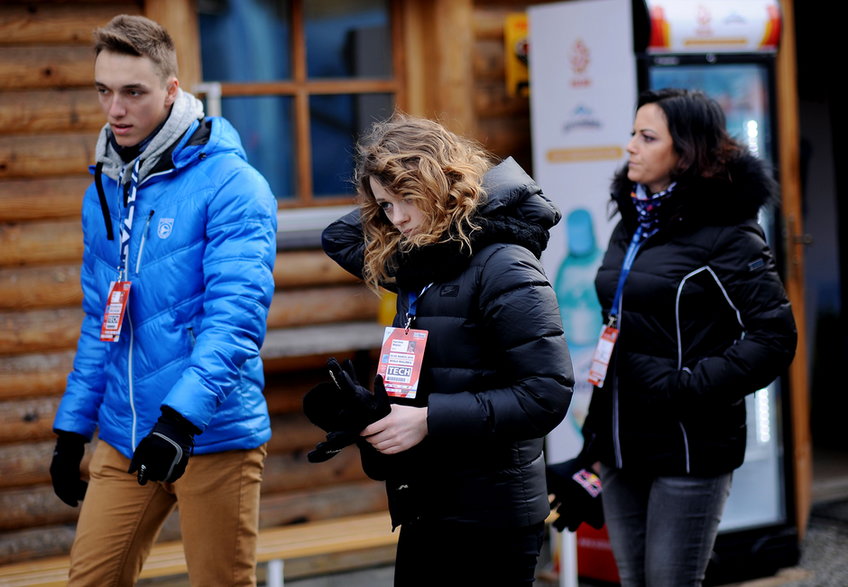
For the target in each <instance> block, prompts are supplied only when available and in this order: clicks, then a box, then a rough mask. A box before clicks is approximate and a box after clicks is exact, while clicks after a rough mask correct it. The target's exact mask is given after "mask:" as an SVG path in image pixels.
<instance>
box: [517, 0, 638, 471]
mask: <svg viewBox="0 0 848 587" xmlns="http://www.w3.org/2000/svg"><path fill="white" fill-rule="evenodd" d="M528 14H529V23H530V24H529V34H530V50H529V64H530V80H531V82H530V83H531V88H532V90H531V92H530V111H531V128H532V136H533V172H534V176H535V179H536V181H537V182H539V185H541V186H542V189H543V190H544V192H545V194H546V195H547V196H548V197H549V198H551V199H552V200H553V201H554V202H555V203H556V204H557V205H558V206H559V208H560V209H561V210H562V213H563V220H562V221H561V222H560V223H559V224H558V225H557V226H556V227H554V229H553V231H552V233H551V240H550V243H549V244H548V248H547V250H546V251H545V253H544V255H543V257H542V261H543V263H544V265H545V271H546V272H547V274H548V277H549V278H550V280H551V282H552V284H553V285H554V288H555V289H556V293H557V300H558V302H559V305H560V312H561V313H562V320H563V325H564V327H565V334H566V338H567V339H568V347H569V351H570V352H571V358H572V361H573V363H574V368H575V377H576V379H577V385H576V386H575V394H574V398H573V400H572V404H571V408H570V410H569V414H568V416H567V417H566V420H565V421H564V422H563V423H562V424H561V425H560V426H559V427H558V428H557V429H556V430H555V431H554V432H552V433H551V435H550V436H549V437H548V443H547V448H546V452H547V456H548V459H549V461H550V462H558V461H562V460H566V459H569V458H571V457H573V456H575V455H576V454H577V452H578V451H579V450H580V447H581V446H582V443H583V440H582V436H581V435H580V427H581V426H582V423H583V418H584V417H585V414H586V410H587V408H588V404H589V399H590V398H591V391H592V388H591V386H590V385H589V383H588V381H587V379H588V377H589V364H590V362H591V357H592V352H593V350H594V347H595V344H596V343H597V341H598V336H599V334H600V331H601V310H600V307H599V305H598V302H597V297H596V295H595V287H594V279H595V272H596V270H597V267H598V265H599V264H600V262H601V258H602V256H603V252H604V250H605V249H606V244H607V240H608V239H609V235H610V233H611V232H612V228H613V223H612V221H611V220H610V219H609V208H608V203H609V193H610V190H609V188H610V183H611V180H612V176H613V174H614V173H615V171H616V170H617V169H618V168H619V166H621V165H622V164H623V163H624V162H625V160H626V155H627V154H626V151H625V148H626V145H627V141H628V140H629V137H630V131H631V129H632V125H633V114H634V107H635V104H636V96H637V89H636V83H637V82H636V62H635V59H634V56H633V32H632V26H633V25H632V23H631V18H632V16H631V5H630V0H582V1H579V0H578V1H572V2H562V3H556V4H545V5H540V6H532V7H530V8H529V10H528Z"/></svg>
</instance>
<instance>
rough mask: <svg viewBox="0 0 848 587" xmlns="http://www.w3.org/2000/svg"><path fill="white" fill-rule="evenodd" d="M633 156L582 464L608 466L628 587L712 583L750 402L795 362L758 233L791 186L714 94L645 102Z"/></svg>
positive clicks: (681, 93) (617, 550) (607, 274)
mask: <svg viewBox="0 0 848 587" xmlns="http://www.w3.org/2000/svg"><path fill="white" fill-rule="evenodd" d="M627 152H628V154H629V160H628V163H627V165H626V166H625V167H624V168H623V169H621V170H620V171H619V172H618V173H617V175H616V176H615V179H614V181H613V186H612V191H613V193H612V203H613V204H614V205H615V208H616V210H617V211H618V213H619V214H620V216H621V219H620V221H619V223H618V225H617V226H616V227H615V229H614V231H613V234H612V236H611V238H610V241H609V247H608V249H607V251H606V254H605V257H604V260H603V263H602V265H601V267H600V269H599V270H598V274H597V277H596V280H595V286H596V289H597V293H598V298H599V300H600V302H601V306H602V308H603V309H604V318H605V321H606V324H607V326H606V327H605V330H604V333H603V335H602V337H601V339H602V341H603V342H602V343H599V350H602V351H603V352H599V353H596V358H597V361H596V363H595V368H594V369H593V371H592V379H593V383H594V384H595V386H596V387H595V390H594V392H593V396H592V401H591V404H590V408H589V413H588V415H587V417H586V420H585V422H584V426H583V436H584V449H583V457H584V458H586V459H588V460H589V461H591V462H596V461H599V462H600V475H601V481H602V484H603V507H604V517H605V519H606V523H607V527H608V531H609V536H610V542H611V545H612V548H613V553H614V555H615V560H616V563H617V566H618V571H619V574H620V577H621V581H622V585H624V586H627V587H630V586H637V585H648V586H650V587H663V586H668V587H683V586H687V585H700V584H701V582H702V581H703V579H704V575H705V571H706V568H707V563H708V561H709V558H710V553H711V551H712V548H713V545H714V542H715V538H716V535H717V533H718V525H719V521H720V519H721V515H722V511H723V509H724V504H725V501H726V499H727V496H728V494H729V492H730V486H731V477H732V471H733V470H734V469H736V468H737V467H739V466H740V465H741V464H742V461H743V458H744V456H745V437H746V427H745V420H746V416H745V402H744V399H745V396H746V395H748V394H750V393H753V392H755V391H757V390H759V389H761V388H763V387H765V386H767V385H768V384H769V383H771V382H772V381H773V380H774V379H775V378H776V377H777V376H778V375H780V374H781V373H783V372H784V371H785V369H786V368H787V367H788V365H789V363H790V362H791V361H792V358H793V356H794V353H795V345H796V336H797V335H796V331H795V323H794V319H793V316H792V310H791V307H790V305H789V302H788V300H787V298H786V294H785V292H784V288H783V286H782V284H781V281H780V278H779V277H778V274H777V271H776V268H775V263H774V260H773V257H772V253H771V252H770V250H769V247H768V245H767V244H766V240H765V237H764V233H763V230H762V229H761V227H760V226H759V224H758V223H757V214H758V211H759V209H760V207H762V206H763V205H764V204H766V203H767V202H768V201H769V200H771V199H772V198H774V197H775V194H776V189H777V188H776V184H775V182H774V181H773V180H772V179H771V177H770V176H769V174H768V172H767V171H766V170H765V168H764V166H763V165H762V163H761V162H760V161H759V160H758V159H756V158H755V157H754V156H753V155H751V154H750V153H749V152H748V151H747V150H746V149H745V148H744V147H743V146H741V145H740V144H739V143H737V142H736V141H735V140H733V139H732V138H731V137H730V136H729V135H728V134H727V132H726V130H725V119H724V114H723V113H722V110H721V108H720V106H719V105H718V104H717V103H716V102H715V101H714V100H712V99H710V98H708V97H707V96H706V95H705V94H703V93H701V92H696V91H686V90H675V89H666V90H660V91H652V92H646V93H644V94H643V95H642V96H640V99H639V104H638V109H637V111H636V117H635V122H634V125H633V135H632V139H631V140H630V142H629V143H628V146H627Z"/></svg>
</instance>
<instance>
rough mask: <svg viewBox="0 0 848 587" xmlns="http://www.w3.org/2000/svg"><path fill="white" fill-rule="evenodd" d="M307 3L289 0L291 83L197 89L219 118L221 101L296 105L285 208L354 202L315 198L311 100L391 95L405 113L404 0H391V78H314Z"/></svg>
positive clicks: (347, 197) (209, 84) (215, 84)
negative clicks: (275, 100) (277, 100)
mask: <svg viewBox="0 0 848 587" xmlns="http://www.w3.org/2000/svg"><path fill="white" fill-rule="evenodd" d="M307 1H308V0H290V6H289V9H290V18H291V30H292V34H291V46H290V47H289V49H290V59H291V72H292V74H291V79H288V80H280V81H270V82H269V81H263V82H216V81H205V80H204V81H202V82H201V83H199V84H196V85H195V86H194V88H193V89H194V90H195V91H196V92H197V93H198V94H201V95H203V96H204V97H205V98H206V100H207V104H208V111H209V114H210V115H220V111H221V107H220V100H221V98H233V97H263V96H264V97H268V96H272V97H273V96H278V97H286V98H290V99H292V101H293V111H294V120H293V126H294V136H293V141H292V142H293V153H294V157H295V159H296V162H295V165H294V169H295V181H294V186H295V189H294V197H293V198H285V199H284V198H280V199H278V206H279V207H280V208H309V207H320V206H339V205H343V204H350V202H351V196H350V195H345V196H320V197H316V196H315V194H314V190H313V183H312V146H313V145H312V137H311V134H310V105H309V103H310V98H311V97H312V96H320V95H339V94H345V95H350V94H375V93H379V94H389V95H392V96H393V97H394V104H395V106H396V107H397V108H400V109H405V106H406V103H407V94H406V63H405V59H404V45H403V38H404V35H403V31H402V30H401V28H402V26H403V18H402V14H401V13H402V7H401V1H400V0H388V3H387V4H388V11H389V14H388V17H389V26H390V27H391V46H392V76H391V77H390V78H335V79H334V78H312V79H310V78H309V77H308V72H307V62H306V32H305V26H306V23H305V14H304V4H305V2H307Z"/></svg>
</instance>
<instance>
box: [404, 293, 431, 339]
mask: <svg viewBox="0 0 848 587" xmlns="http://www.w3.org/2000/svg"><path fill="white" fill-rule="evenodd" d="M431 285H433V284H432V283H428V284H427V285H425V286H424V289H422V290H421V292H420V293H415V292H414V291H411V292H409V293H408V294H407V299H408V300H409V304H408V306H407V309H406V325H405V326H404V328H405V329H406V330H409V327H410V325H412V321H413V320H415V313H416V312H417V311H418V299H419V298H420V297H421V296H423V295H424V292H426V291H427V290H428V289H430V286H431Z"/></svg>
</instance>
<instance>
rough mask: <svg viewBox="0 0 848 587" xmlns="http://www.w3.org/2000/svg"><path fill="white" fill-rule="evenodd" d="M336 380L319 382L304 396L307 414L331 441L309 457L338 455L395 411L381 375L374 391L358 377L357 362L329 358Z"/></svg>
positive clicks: (320, 458) (320, 459)
mask: <svg viewBox="0 0 848 587" xmlns="http://www.w3.org/2000/svg"><path fill="white" fill-rule="evenodd" d="M327 368H328V369H329V370H330V379H331V380H332V382H325V383H319V384H318V385H316V386H315V387H313V388H312V389H311V390H309V392H308V393H307V394H306V395H305V396H304V397H303V413H304V414H306V417H307V418H309V421H310V422H312V423H313V424H315V425H316V426H318V427H319V428H321V429H322V430H324V431H325V432H327V433H328V434H327V440H325V441H324V442H320V443H318V445H317V446H316V447H315V449H314V450H312V451H311V452H310V453H309V454H308V455H307V459H308V460H309V462H311V463H321V462H324V461H326V460H328V459H331V458H332V457H334V456H336V455H337V454H338V453H339V452H340V451H341V450H342V449H343V448H344V447H346V446H349V445H351V444H353V443H355V442H356V441H357V440H358V439H359V433H360V432H362V430H363V429H364V428H365V427H366V426H368V425H369V424H371V423H372V422H376V421H377V420H379V419H380V418H384V417H385V416H387V415H388V414H389V412H390V411H391V407H390V405H389V396H388V394H387V393H386V388H385V386H384V385H383V378H382V377H380V376H379V375H378V376H377V377H376V378H375V379H374V393H371V391H370V390H369V389H368V388H367V387H363V386H362V385H360V384H359V381H357V379H356V373H355V371H354V368H353V363H351V362H350V360H346V361H345V362H344V364H343V365H340V364H339V362H338V361H337V360H336V359H334V358H330V359H328V360H327Z"/></svg>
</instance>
